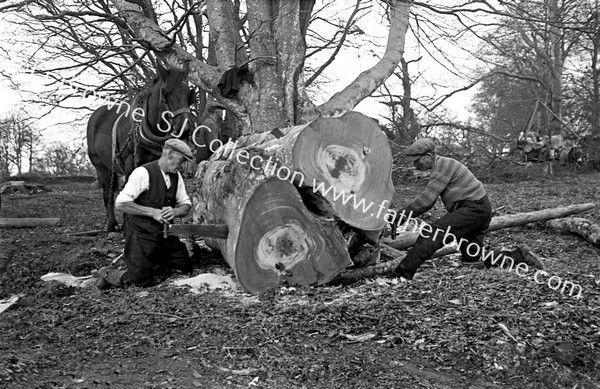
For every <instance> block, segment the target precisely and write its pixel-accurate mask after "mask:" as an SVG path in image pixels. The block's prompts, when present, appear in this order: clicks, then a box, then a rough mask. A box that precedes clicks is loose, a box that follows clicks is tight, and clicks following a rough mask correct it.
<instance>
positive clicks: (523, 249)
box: [513, 244, 544, 270]
mask: <svg viewBox="0 0 600 389" xmlns="http://www.w3.org/2000/svg"><path fill="white" fill-rule="evenodd" d="M513 255H514V257H513V259H514V260H515V265H516V264H518V263H525V264H526V265H528V266H532V267H535V268H538V269H540V270H543V269H544V265H543V264H542V261H540V258H539V256H538V255H537V254H535V253H534V252H533V251H531V249H530V248H529V247H528V246H527V245H525V244H521V245H518V246H517V248H516V249H514V250H513Z"/></svg>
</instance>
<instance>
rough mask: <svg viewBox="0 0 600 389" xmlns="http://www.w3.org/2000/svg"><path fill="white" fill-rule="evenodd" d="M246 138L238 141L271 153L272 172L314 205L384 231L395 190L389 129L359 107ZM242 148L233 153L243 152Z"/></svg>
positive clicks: (269, 166)
mask: <svg viewBox="0 0 600 389" xmlns="http://www.w3.org/2000/svg"><path fill="white" fill-rule="evenodd" d="M282 131H283V132H285V135H284V136H283V137H281V138H276V137H275V136H274V135H273V134H272V133H262V134H255V135H251V136H248V137H243V138H241V139H240V140H239V141H238V142H237V145H238V146H241V147H245V148H246V149H247V150H248V151H250V152H252V150H254V149H260V150H261V153H264V154H265V155H266V156H268V162H269V161H272V160H275V161H276V162H275V163H274V164H271V163H268V164H267V169H270V170H271V172H270V174H269V175H272V176H277V177H278V178H280V179H282V180H286V181H287V180H289V181H290V182H292V183H294V184H295V185H297V186H298V187H299V188H300V191H301V194H302V197H303V199H304V202H305V203H307V206H308V208H309V209H310V210H311V211H313V212H315V213H317V214H319V215H321V216H327V217H331V216H334V217H336V218H339V219H340V220H342V221H343V222H345V223H347V224H348V225H350V226H352V227H355V228H358V229H360V230H363V231H377V232H378V231H380V230H381V229H382V228H383V227H384V226H385V221H384V220H383V217H384V216H385V212H383V211H384V210H387V205H389V203H390V201H391V199H392V196H393V194H394V186H393V183H392V179H391V171H392V152H391V149H390V146H389V143H388V141H387V138H386V136H385V134H384V133H383V132H382V131H381V128H380V127H379V125H378V124H377V123H376V122H375V121H374V120H372V119H370V118H367V117H366V116H364V115H362V114H360V113H358V112H347V113H345V114H344V115H342V116H341V117H339V118H322V119H317V120H315V121H313V122H311V123H309V124H306V125H302V126H295V127H289V128H287V129H283V130H282ZM241 153H242V151H237V152H235V153H232V154H230V156H229V157H230V159H232V158H233V157H234V154H235V156H236V158H240V157H242V155H240V154H241Z"/></svg>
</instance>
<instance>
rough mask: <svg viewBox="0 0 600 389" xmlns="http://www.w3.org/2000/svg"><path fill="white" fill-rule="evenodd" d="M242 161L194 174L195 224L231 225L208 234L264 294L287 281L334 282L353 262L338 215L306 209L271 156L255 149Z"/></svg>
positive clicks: (248, 286)
mask: <svg viewBox="0 0 600 389" xmlns="http://www.w3.org/2000/svg"><path fill="white" fill-rule="evenodd" d="M255 156H260V157H261V158H262V161H263V162H261V163H260V164H259V163H258V162H257V161H258V159H255V160H254V162H255V163H254V164H253V165H252V166H251V165H250V164H249V163H240V161H239V160H226V161H214V160H213V161H205V162H202V163H200V166H199V169H198V173H197V175H196V179H195V188H194V190H193V197H194V204H195V207H194V223H203V224H206V223H211V224H227V225H228V227H229V235H228V238H227V239H205V242H206V243H207V244H208V245H209V246H210V247H213V248H217V249H219V250H220V251H221V253H222V254H223V257H224V258H225V260H226V261H227V263H228V264H229V266H231V268H232V269H233V271H234V272H235V275H236V277H237V278H238V281H239V282H240V284H241V285H242V287H243V288H244V289H245V290H247V291H248V292H250V293H259V292H262V291H265V290H268V289H271V288H274V287H276V286H277V285H278V284H280V283H281V282H282V281H284V280H287V281H289V282H291V283H294V284H299V285H304V286H308V285H322V284H325V283H327V282H329V281H330V280H331V279H332V278H333V277H334V276H335V275H337V274H339V273H340V272H341V271H343V270H344V269H345V268H346V267H348V266H349V265H350V264H351V263H352V262H351V260H350V257H349V255H348V253H347V251H346V242H345V241H344V238H343V236H342V234H341V232H340V231H339V230H338V228H337V225H336V223H335V222H334V221H333V220H327V219H324V218H320V217H318V216H315V215H313V214H312V213H311V212H309V211H308V210H306V208H305V207H304V205H303V203H302V199H301V197H300V195H299V194H298V191H297V189H296V187H295V186H294V185H292V184H291V183H289V182H288V181H284V180H281V179H279V178H277V177H275V176H272V175H269V173H270V170H269V169H270V168H269V167H268V166H267V163H266V161H267V160H268V156H267V155H266V154H264V153H263V154H261V151H260V149H255V150H252V154H251V157H255Z"/></svg>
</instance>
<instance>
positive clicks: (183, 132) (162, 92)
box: [149, 65, 196, 139]
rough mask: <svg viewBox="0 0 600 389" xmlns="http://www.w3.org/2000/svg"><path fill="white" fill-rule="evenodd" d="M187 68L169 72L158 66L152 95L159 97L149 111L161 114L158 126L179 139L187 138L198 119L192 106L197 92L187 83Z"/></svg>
mask: <svg viewBox="0 0 600 389" xmlns="http://www.w3.org/2000/svg"><path fill="white" fill-rule="evenodd" d="M187 74H188V71H187V68H186V70H184V71H181V70H176V69H171V70H167V69H165V68H163V67H162V66H160V65H159V66H158V76H157V77H156V78H155V79H154V82H153V84H152V87H151V94H152V95H153V96H157V98H156V99H154V101H155V102H156V103H157V106H156V107H149V109H152V110H155V112H159V114H158V115H159V116H158V118H157V125H160V126H159V128H160V129H161V131H164V130H166V129H169V130H170V132H171V134H173V135H174V136H176V137H177V138H180V139H181V138H183V139H185V138H187V136H188V134H189V131H190V128H194V123H195V121H196V117H195V116H194V114H193V113H192V112H191V111H190V105H192V104H194V103H195V102H196V90H195V89H194V88H190V87H189V86H188V83H187Z"/></svg>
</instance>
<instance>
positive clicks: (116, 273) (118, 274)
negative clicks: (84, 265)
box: [94, 266, 127, 290]
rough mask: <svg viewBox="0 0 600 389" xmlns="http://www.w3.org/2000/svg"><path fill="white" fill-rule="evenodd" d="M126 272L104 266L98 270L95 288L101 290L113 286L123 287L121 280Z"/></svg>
mask: <svg viewBox="0 0 600 389" xmlns="http://www.w3.org/2000/svg"><path fill="white" fill-rule="evenodd" d="M126 271H127V270H119V269H115V268H113V267H112V266H104V267H103V268H101V269H100V270H98V279H97V280H96V282H95V283H94V286H95V287H96V288H97V289H99V290H104V289H108V288H110V287H111V286H116V287H119V288H120V287H122V286H123V282H122V281H121V278H122V277H123V274H125V272H126Z"/></svg>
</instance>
